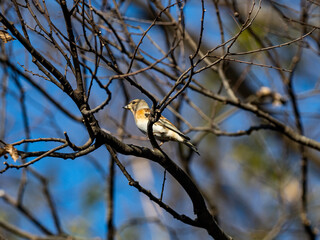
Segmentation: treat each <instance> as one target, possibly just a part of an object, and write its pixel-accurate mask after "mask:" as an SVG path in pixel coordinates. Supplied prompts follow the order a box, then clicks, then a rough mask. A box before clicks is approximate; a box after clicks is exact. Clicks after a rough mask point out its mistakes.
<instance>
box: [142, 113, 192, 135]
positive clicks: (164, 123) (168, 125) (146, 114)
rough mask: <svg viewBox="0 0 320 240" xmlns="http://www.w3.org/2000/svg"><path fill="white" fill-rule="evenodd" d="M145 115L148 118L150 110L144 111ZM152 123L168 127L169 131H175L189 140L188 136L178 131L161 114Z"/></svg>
mask: <svg viewBox="0 0 320 240" xmlns="http://www.w3.org/2000/svg"><path fill="white" fill-rule="evenodd" d="M145 116H146V117H147V118H149V116H150V112H147V111H146V112H145ZM154 125H159V126H161V127H164V128H167V129H170V130H171V131H174V132H175V133H177V134H179V135H180V136H181V137H183V138H184V139H187V140H190V138H189V137H188V136H186V135H184V134H183V133H182V132H180V131H179V129H178V128H176V127H175V126H174V125H173V124H172V123H171V122H170V121H169V120H168V119H166V118H165V117H163V116H161V117H160V119H159V120H158V121H157V122H155V123H154Z"/></svg>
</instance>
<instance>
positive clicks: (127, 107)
mask: <svg viewBox="0 0 320 240" xmlns="http://www.w3.org/2000/svg"><path fill="white" fill-rule="evenodd" d="M122 108H123V109H130V107H129V105H125V106H123V107H122Z"/></svg>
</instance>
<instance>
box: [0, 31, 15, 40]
mask: <svg viewBox="0 0 320 240" xmlns="http://www.w3.org/2000/svg"><path fill="white" fill-rule="evenodd" d="M0 40H1V41H3V42H4V43H7V42H10V41H12V40H15V38H14V37H12V36H11V35H10V34H9V33H8V32H7V31H4V30H0Z"/></svg>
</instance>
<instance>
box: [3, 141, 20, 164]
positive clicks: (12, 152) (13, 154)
mask: <svg viewBox="0 0 320 240" xmlns="http://www.w3.org/2000/svg"><path fill="white" fill-rule="evenodd" d="M4 149H5V150H6V151H7V153H9V154H10V156H11V157H12V159H13V160H14V161H17V160H18V158H19V154H18V150H17V149H16V148H15V147H14V146H13V145H12V144H7V145H6V146H5V147H4Z"/></svg>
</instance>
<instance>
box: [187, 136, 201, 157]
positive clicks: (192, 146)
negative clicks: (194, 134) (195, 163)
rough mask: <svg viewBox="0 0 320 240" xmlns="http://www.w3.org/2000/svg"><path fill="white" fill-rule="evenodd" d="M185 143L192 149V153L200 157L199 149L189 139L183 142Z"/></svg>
mask: <svg viewBox="0 0 320 240" xmlns="http://www.w3.org/2000/svg"><path fill="white" fill-rule="evenodd" d="M183 143H184V144H185V145H187V146H188V147H189V148H191V149H192V151H194V152H195V153H196V154H198V155H199V156H200V153H199V152H198V149H197V148H196V146H195V145H193V144H192V143H191V142H190V141H188V140H187V139H185V140H184V141H183Z"/></svg>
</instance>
